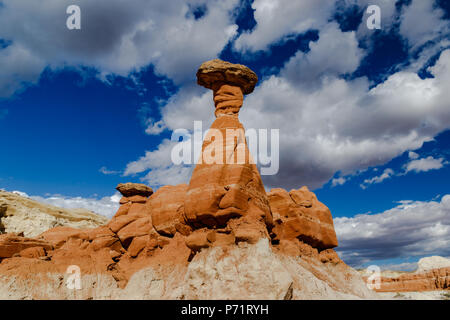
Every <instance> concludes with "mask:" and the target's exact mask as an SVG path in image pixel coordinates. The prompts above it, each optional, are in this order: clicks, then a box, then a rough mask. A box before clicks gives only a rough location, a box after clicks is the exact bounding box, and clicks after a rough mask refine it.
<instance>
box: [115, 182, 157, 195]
mask: <svg viewBox="0 0 450 320" xmlns="http://www.w3.org/2000/svg"><path fill="white" fill-rule="evenodd" d="M116 190H117V191H119V192H120V193H121V194H122V195H123V196H124V197H132V196H143V197H150V196H151V195H152V194H153V189H152V188H150V187H149V186H146V185H145V184H143V183H131V182H127V183H119V184H118V185H117V187H116Z"/></svg>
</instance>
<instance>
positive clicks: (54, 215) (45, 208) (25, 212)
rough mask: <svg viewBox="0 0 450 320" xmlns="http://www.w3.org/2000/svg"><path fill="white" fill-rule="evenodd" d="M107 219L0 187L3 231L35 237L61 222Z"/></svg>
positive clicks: (91, 223) (78, 224)
mask: <svg viewBox="0 0 450 320" xmlns="http://www.w3.org/2000/svg"><path fill="white" fill-rule="evenodd" d="M107 222H108V218H106V217H104V216H101V215H98V214H95V213H93V212H90V211H88V210H85V209H63V208H58V207H55V206H52V205H47V204H43V203H40V202H37V201H34V200H31V199H29V198H26V197H22V196H20V195H18V194H15V193H11V192H6V191H3V190H0V234H2V233H19V234H20V233H23V234H24V236H26V237H35V236H37V235H39V234H41V233H42V232H44V231H47V230H48V229H51V228H54V227H58V226H66V227H72V228H95V227H98V226H100V225H104V224H106V223H107Z"/></svg>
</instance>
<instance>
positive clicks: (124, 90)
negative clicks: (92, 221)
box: [0, 0, 450, 268]
mask: <svg viewBox="0 0 450 320" xmlns="http://www.w3.org/2000/svg"><path fill="white" fill-rule="evenodd" d="M0 4H1V5H0V136H1V137H2V138H3V139H2V146H1V148H2V156H1V157H0V188H3V189H6V190H9V191H12V190H18V191H20V192H25V193H26V194H28V195H30V196H33V197H35V198H36V199H38V200H41V201H46V202H49V203H53V204H57V205H61V206H68V207H73V206H83V207H87V208H90V209H92V210H95V211H97V212H99V213H102V214H107V215H111V213H112V212H113V211H114V209H115V208H116V207H117V204H116V202H115V201H116V200H117V196H115V197H114V196H113V195H114V187H115V186H116V185H117V184H118V183H120V182H125V181H132V182H144V183H147V184H149V185H151V186H153V187H155V188H157V187H159V186H161V185H164V184H176V183H182V182H187V181H189V174H190V171H191V168H190V167H187V166H181V167H177V166H173V165H172V164H171V162H170V157H169V155H170V154H169V153H170V146H171V145H170V142H169V141H167V140H165V139H170V136H171V132H172V131H173V130H175V129H177V128H187V129H192V124H193V121H194V120H202V121H203V123H204V130H205V129H206V127H207V126H209V124H210V123H211V122H212V120H213V118H212V115H213V109H212V108H213V103H212V96H211V93H210V92H208V91H207V90H205V89H203V88H200V87H198V86H197V85H196V84H195V81H196V79H195V71H196V69H197V68H198V66H199V65H200V63H201V62H203V61H206V60H209V59H213V58H216V57H219V58H221V59H223V60H227V61H231V62H235V63H242V64H245V65H247V66H249V67H250V68H252V69H253V70H254V71H255V72H256V73H257V74H258V77H259V79H260V81H259V84H258V86H257V88H256V89H255V92H254V93H253V94H251V95H249V96H248V97H246V101H245V102H244V107H243V110H242V111H241V120H242V122H243V123H244V125H245V126H246V127H247V128H269V129H270V128H277V129H280V139H281V141H280V172H279V173H278V174H277V175H275V176H264V177H263V180H264V182H265V184H266V186H268V187H269V188H270V187H284V188H288V189H291V188H294V187H295V188H298V187H301V186H302V185H307V186H308V187H309V188H310V189H311V190H314V192H315V193H316V194H317V196H318V198H319V200H321V201H322V202H324V203H325V204H326V205H327V206H328V207H329V208H330V210H331V212H332V214H333V217H334V218H335V224H336V229H337V232H338V239H339V240H340V243H341V246H340V249H339V250H340V251H339V253H340V254H341V256H342V257H343V258H344V259H345V261H347V262H348V263H350V264H352V265H354V266H361V265H363V266H364V265H368V264H373V263H377V264H385V265H389V266H390V267H393V268H395V267H396V266H395V265H397V264H402V263H403V265H402V267H403V268H404V267H405V266H406V265H405V263H406V264H410V263H413V262H414V261H417V260H418V258H420V257H422V256H426V255H431V254H436V255H442V256H449V255H450V251H449V247H450V196H449V197H448V198H446V197H445V196H446V195H450V187H449V186H450V184H449V183H448V181H449V179H450V166H449V161H450V104H449V102H448V101H450V99H449V93H448V92H447V91H448V88H449V87H450V77H449V74H450V33H449V30H450V23H449V21H450V20H449V19H450V7H449V2H448V1H433V0H427V1H422V0H412V1H396V2H395V1H383V0H378V1H375V0H374V1H364V0H340V1H335V2H333V1H313V0H302V1H291V2H289V3H283V4H282V1H280V0H273V1H269V2H267V1H263V0H255V1H250V0H242V1H238V0H230V1H201V0H192V1H183V0H177V1H173V2H170V3H167V1H151V2H148V1H143V0H133V1H130V4H129V5H127V6H126V7H124V5H123V4H122V3H121V2H120V1H109V2H108V1H104V0H99V1H96V2H95V3H89V1H81V0H80V1H78V2H77V4H78V5H79V6H80V8H81V15H82V29H81V30H67V28H66V27H65V20H66V18H67V14H66V13H65V8H66V7H67V6H68V5H69V4H72V3H71V1H54V0H43V1H42V4H41V5H40V6H38V7H36V5H35V4H33V3H32V2H30V1H25V0H14V1H12V0H4V1H0ZM370 4H376V5H378V6H379V7H380V9H381V29H379V30H370V29H368V28H367V26H366V20H367V19H368V14H367V13H366V12H365V11H366V9H367V6H368V5H370ZM108 8H109V9H108ZM17 21H21V22H23V23H20V24H19V23H17ZM112 196H113V197H112ZM431 211H432V213H429V212H431ZM409 217H410V218H409ZM367 219H369V220H370V223H367V221H368V220H367ZM371 219H373V220H371ZM386 221H393V222H391V223H386ZM410 221H414V224H413V225H411V226H408V225H409V224H408V222H410ZM364 222H366V223H365V224H364ZM352 225H353V226H355V225H356V226H359V227H358V230H355V229H354V228H355V227H351V226H352ZM406 226H408V227H406ZM352 228H353V229H352ZM391 236H392V237H391ZM387 237H388V238H390V239H389V241H388V240H387V239H386V238H387ZM363 243H364V244H365V245H363ZM368 248H369V249H368ZM408 266H409V267H411V266H410V265H408Z"/></svg>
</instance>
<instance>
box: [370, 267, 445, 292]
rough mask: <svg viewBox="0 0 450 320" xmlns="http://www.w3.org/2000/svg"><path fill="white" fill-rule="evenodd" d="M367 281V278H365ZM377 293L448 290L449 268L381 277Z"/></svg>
mask: <svg viewBox="0 0 450 320" xmlns="http://www.w3.org/2000/svg"><path fill="white" fill-rule="evenodd" d="M365 280H366V281H367V278H365ZM374 288H375V289H374V290H376V291H378V292H407V291H435V290H449V289H450V267H446V268H439V269H432V270H430V271H427V272H419V273H405V274H402V275H400V276H398V277H381V281H380V287H379V288H376V287H375V286H374Z"/></svg>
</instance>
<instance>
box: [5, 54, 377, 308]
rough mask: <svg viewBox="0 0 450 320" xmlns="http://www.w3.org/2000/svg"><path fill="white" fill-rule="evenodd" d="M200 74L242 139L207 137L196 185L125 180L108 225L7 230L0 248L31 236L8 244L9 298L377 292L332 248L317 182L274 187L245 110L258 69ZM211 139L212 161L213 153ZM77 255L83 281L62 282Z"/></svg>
mask: <svg viewBox="0 0 450 320" xmlns="http://www.w3.org/2000/svg"><path fill="white" fill-rule="evenodd" d="M197 77H198V83H199V84H201V85H204V86H205V87H207V88H210V89H212V90H213V93H214V102H215V106H216V112H215V115H216V117H217V119H216V120H215V121H214V123H213V124H212V126H211V128H212V129H216V133H217V132H221V133H225V132H226V131H227V129H232V130H233V131H234V132H235V134H236V136H235V138H233V139H231V140H220V139H215V138H214V139H213V138H212V137H211V136H209V137H208V136H207V137H206V138H205V141H204V143H203V146H202V154H201V159H200V161H199V163H198V164H197V165H196V167H195V170H194V171H193V174H192V177H191V180H190V182H189V184H188V185H186V184H181V185H177V186H164V187H161V188H159V189H158V190H157V191H156V192H154V193H153V190H151V188H149V187H147V186H145V185H141V184H132V183H126V184H120V185H119V186H117V190H118V191H119V192H121V193H122V195H123V198H122V199H121V200H120V204H121V206H120V208H119V209H118V211H117V213H116V214H115V216H114V217H113V218H112V219H111V220H110V221H109V222H108V223H107V224H106V225H103V226H98V227H96V228H94V229H83V230H78V229H74V228H71V227H56V228H52V229H49V230H47V231H45V232H43V233H41V234H39V235H38V236H37V237H35V238H34V239H29V238H24V237H18V236H16V237H14V238H11V239H10V238H8V237H5V239H3V242H0V250H1V247H2V246H4V247H5V248H9V247H11V246H13V241H14V243H22V244H23V245H22V246H20V247H19V246H17V248H16V249H14V250H11V249H5V252H7V254H5V257H4V258H3V260H2V261H1V263H0V283H1V284H0V298H9V299H19V298H20V299H26V298H34V299H40V298H46V299H47V298H50V299H68V298H77V299H111V298H113V299H115V298H122V299H123V298H126V299H129V298H131V299H133V298H136V299H315V298H319V299H347V298H352V299H355V298H375V297H376V296H375V295H374V293H373V292H371V291H370V290H368V289H367V287H366V285H365V283H364V282H363V280H362V278H361V276H360V275H359V274H358V272H356V271H355V270H353V269H352V268H350V267H348V266H347V265H346V264H345V263H344V262H342V261H341V260H340V259H339V257H338V255H337V254H336V252H335V251H334V250H333V249H332V248H333V247H336V246H337V245H338V242H337V239H336V234H335V232H334V227H333V221H332V217H331V213H330V211H329V210H328V208H327V207H326V206H325V205H324V204H322V203H320V202H319V201H318V200H317V198H316V196H315V195H314V194H313V193H312V192H310V191H309V190H308V189H307V188H306V187H303V188H300V189H299V190H291V191H290V192H288V191H286V190H283V189H274V190H272V191H270V192H269V193H266V191H265V189H264V185H263V183H262V180H261V177H260V175H259V172H258V169H257V167H256V165H255V164H254V163H253V161H252V158H251V155H250V152H249V150H248V147H247V144H246V141H245V138H244V136H243V131H244V130H243V125H242V124H241V123H240V122H239V119H238V113H239V109H240V108H241V107H242V102H243V95H244V94H248V93H250V92H251V91H252V90H253V87H254V86H255V84H256V81H257V77H256V75H255V74H254V73H253V72H252V71H251V70H250V69H248V68H246V67H244V66H241V65H233V64H229V63H226V62H222V61H219V60H213V61H210V62H207V63H205V64H203V65H202V66H201V67H200V69H199V71H198V73H197ZM212 131H213V130H212ZM216 137H217V136H216ZM211 147H213V149H214V150H216V152H215V155H214V159H215V160H216V161H213V162H210V161H209V159H208V157H207V156H208V155H211V153H210V152H209V151H210V150H211ZM236 150H241V151H242V154H241V155H243V156H244V157H243V159H240V158H239V155H238V154H236V153H234V151H236ZM230 151H231V153H229V152H230ZM217 160H218V161H217ZM230 160H232V161H230ZM238 160H241V161H238ZM33 241H35V243H34V244H33ZM25 244H26V245H25ZM28 249H29V251H26V250H28ZM0 252H1V251H0ZM72 265H76V266H77V267H78V268H79V269H80V271H81V289H79V290H70V289H68V288H67V286H65V285H64V284H65V283H64V282H65V281H67V280H68V277H69V275H70V274H68V273H67V272H66V271H67V268H68V267H70V266H72Z"/></svg>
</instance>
